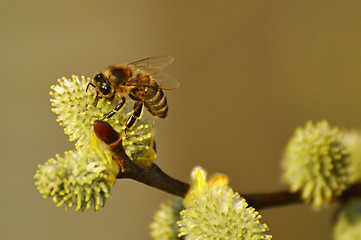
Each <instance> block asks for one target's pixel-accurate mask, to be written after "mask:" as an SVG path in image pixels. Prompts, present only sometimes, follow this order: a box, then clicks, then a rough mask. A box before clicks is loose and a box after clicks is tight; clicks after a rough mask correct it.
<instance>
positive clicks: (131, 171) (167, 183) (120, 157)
mask: <svg viewBox="0 0 361 240" xmlns="http://www.w3.org/2000/svg"><path fill="white" fill-rule="evenodd" d="M94 131H95V133H96V135H97V136H98V138H99V139H101V140H102V141H103V142H105V143H106V144H107V145H108V146H109V148H110V150H111V152H112V154H113V158H114V159H115V160H116V161H117V162H118V164H119V166H120V171H119V173H118V176H117V178H118V179H120V178H130V179H133V180H136V181H138V182H141V183H144V184H146V185H148V186H151V187H154V188H157V189H160V190H162V191H165V192H167V193H170V194H173V195H176V196H180V197H184V196H185V195H186V193H187V192H188V189H189V185H188V184H187V183H183V182H181V181H179V180H177V179H174V178H172V177H170V176H168V175H167V174H166V173H164V172H163V171H162V170H161V169H160V168H159V167H158V166H157V165H156V164H154V163H153V165H152V167H151V168H149V169H147V168H142V167H139V166H138V165H136V164H135V163H133V161H132V160H130V158H129V157H128V156H127V154H126V153H125V150H124V148H123V144H122V140H121V137H120V135H119V133H117V132H116V131H115V130H114V129H113V128H112V127H111V126H110V125H109V124H108V123H106V122H103V121H96V122H95V123H94Z"/></svg>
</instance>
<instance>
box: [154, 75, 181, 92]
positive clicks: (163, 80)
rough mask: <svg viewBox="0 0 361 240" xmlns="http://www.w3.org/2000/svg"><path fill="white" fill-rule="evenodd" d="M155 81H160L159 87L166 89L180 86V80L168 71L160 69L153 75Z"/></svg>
mask: <svg viewBox="0 0 361 240" xmlns="http://www.w3.org/2000/svg"><path fill="white" fill-rule="evenodd" d="M152 77H154V79H155V81H156V82H157V83H158V85H159V87H160V88H161V89H164V90H172V89H176V88H178V87H179V85H180V84H179V82H178V81H177V79H175V78H174V77H173V76H171V75H169V74H168V73H165V72H162V71H159V72H158V73H154V74H153V75H152Z"/></svg>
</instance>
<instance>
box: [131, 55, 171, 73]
mask: <svg viewBox="0 0 361 240" xmlns="http://www.w3.org/2000/svg"><path fill="white" fill-rule="evenodd" d="M173 61H174V58H173V57H171V56H156V57H149V58H144V59H141V60H138V61H135V62H132V63H128V65H131V66H133V67H135V68H137V69H141V70H144V69H145V68H147V69H162V68H165V67H166V66H168V65H170V64H171V63H172V62H173Z"/></svg>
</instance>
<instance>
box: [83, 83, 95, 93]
mask: <svg viewBox="0 0 361 240" xmlns="http://www.w3.org/2000/svg"><path fill="white" fill-rule="evenodd" d="M89 85H92V86H93V87H95V86H94V84H92V83H91V82H89V83H88V85H87V86H86V90H85V91H86V92H87V91H88V88H89Z"/></svg>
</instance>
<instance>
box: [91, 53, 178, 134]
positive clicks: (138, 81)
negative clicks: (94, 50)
mask: <svg viewBox="0 0 361 240" xmlns="http://www.w3.org/2000/svg"><path fill="white" fill-rule="evenodd" d="M173 61H174V58H173V57H171V56H158V57H150V58H145V59H142V60H139V61H135V62H132V63H128V64H119V65H114V66H109V67H108V68H107V69H106V70H105V71H104V72H98V73H97V74H95V76H94V77H93V79H92V81H91V82H89V84H88V85H87V88H86V91H88V88H89V86H93V87H94V88H95V90H96V96H95V100H94V106H96V105H97V103H98V101H99V99H101V98H104V99H106V100H107V101H110V102H112V101H117V102H118V104H117V105H116V107H115V108H114V109H113V110H112V111H110V112H108V113H107V114H105V116H104V117H103V119H102V120H104V119H106V118H111V117H112V116H114V114H116V113H117V112H118V111H119V110H121V109H122V108H123V106H124V105H125V104H126V96H129V98H130V99H132V100H133V101H134V107H133V113H132V114H131V115H130V116H129V117H128V119H127V121H126V123H125V127H126V129H125V131H126V130H128V129H129V128H131V127H132V126H133V125H134V124H135V123H136V122H137V121H138V119H139V118H140V117H141V115H142V113H143V108H144V107H145V108H146V110H147V111H148V112H149V113H150V114H152V115H153V116H156V117H159V118H165V117H166V116H167V113H168V104H167V98H166V96H165V95H164V93H163V90H169V89H175V88H177V87H178V86H179V83H178V82H177V80H176V79H174V78H173V77H171V76H170V75H168V74H166V73H164V72H162V69H163V68H164V67H166V66H168V65H169V64H171V63H172V62H173Z"/></svg>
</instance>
